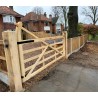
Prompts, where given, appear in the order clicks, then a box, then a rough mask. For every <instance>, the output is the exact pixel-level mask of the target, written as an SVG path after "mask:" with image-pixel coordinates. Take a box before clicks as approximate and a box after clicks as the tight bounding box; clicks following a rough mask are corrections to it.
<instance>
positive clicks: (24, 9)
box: [14, 6, 91, 24]
mask: <svg viewBox="0 0 98 98" xmlns="http://www.w3.org/2000/svg"><path fill="white" fill-rule="evenodd" d="M41 7H42V8H43V11H44V12H46V13H47V16H49V14H51V12H52V11H51V7H52V6H41ZM84 7H85V6H79V7H78V17H79V22H82V23H85V24H86V23H87V24H90V23H91V21H90V20H89V19H88V18H86V17H85V16H84V15H83V14H82V12H83V8H84ZM33 8H34V6H14V10H15V11H16V12H18V13H20V14H22V15H26V13H29V12H30V11H32V10H33Z"/></svg>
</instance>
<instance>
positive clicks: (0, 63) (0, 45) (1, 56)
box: [0, 40, 7, 73]
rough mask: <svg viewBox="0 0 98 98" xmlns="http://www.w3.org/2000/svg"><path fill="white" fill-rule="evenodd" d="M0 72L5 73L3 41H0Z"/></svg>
mask: <svg viewBox="0 0 98 98" xmlns="http://www.w3.org/2000/svg"><path fill="white" fill-rule="evenodd" d="M0 51H1V52H0V71H3V72H5V73H6V72H7V66H6V59H5V52H4V45H3V40H0Z"/></svg>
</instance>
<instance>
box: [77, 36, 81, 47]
mask: <svg viewBox="0 0 98 98" xmlns="http://www.w3.org/2000/svg"><path fill="white" fill-rule="evenodd" d="M78 39H79V48H80V47H81V45H80V36H79V37H78Z"/></svg>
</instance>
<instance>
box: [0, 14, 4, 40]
mask: <svg viewBox="0 0 98 98" xmlns="http://www.w3.org/2000/svg"><path fill="white" fill-rule="evenodd" d="M2 31H3V18H2V15H0V39H2Z"/></svg>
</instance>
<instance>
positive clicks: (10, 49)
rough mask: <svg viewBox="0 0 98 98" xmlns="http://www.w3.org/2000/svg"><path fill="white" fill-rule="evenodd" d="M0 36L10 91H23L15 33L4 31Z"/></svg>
mask: <svg viewBox="0 0 98 98" xmlns="http://www.w3.org/2000/svg"><path fill="white" fill-rule="evenodd" d="M2 36H3V44H4V51H5V58H6V63H7V70H8V78H9V86H10V91H23V88H22V81H21V73H20V64H19V55H18V48H17V38H16V33H15V32H13V31H6V32H3V33H2Z"/></svg>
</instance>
